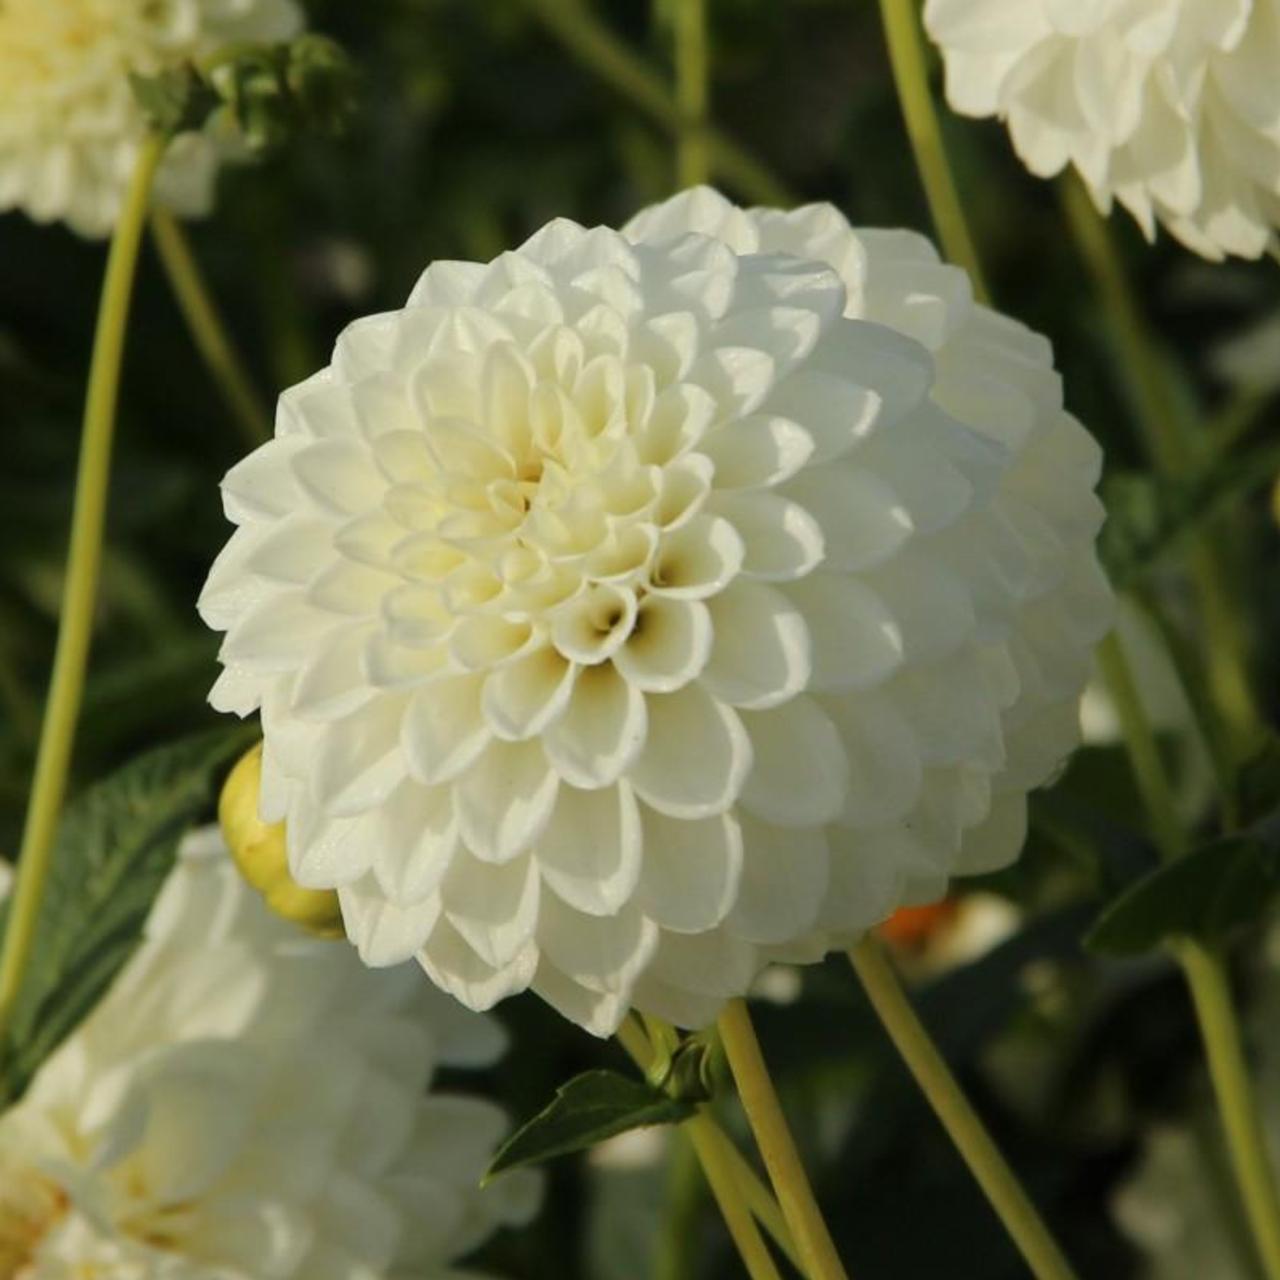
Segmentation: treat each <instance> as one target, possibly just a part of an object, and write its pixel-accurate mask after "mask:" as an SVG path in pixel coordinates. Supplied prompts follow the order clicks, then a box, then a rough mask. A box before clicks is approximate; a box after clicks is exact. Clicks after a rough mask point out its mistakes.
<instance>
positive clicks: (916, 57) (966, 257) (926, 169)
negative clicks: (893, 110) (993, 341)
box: [880, 0, 990, 302]
mask: <svg viewBox="0 0 1280 1280" xmlns="http://www.w3.org/2000/svg"><path fill="white" fill-rule="evenodd" d="M880 14H881V17H882V19H883V21H884V34H885V40H886V42H887V43H888V46H889V61H890V63H891V64H892V66H893V81H894V84H895V85H896V87H897V90H898V103H899V105H900V106H901V108H902V116H903V119H904V120H905V121H906V125H907V136H908V137H909V138H910V139H911V150H912V152H913V153H914V155H915V161H916V169H917V171H918V172H919V174H920V181H921V183H922V184H923V186H924V192H925V197H926V198H927V199H928V201H929V212H930V214H931V215H932V217H933V225H934V227H935V228H936V230H937V232H938V239H939V240H941V241H942V251H943V253H945V254H946V256H947V257H948V258H949V259H950V260H951V261H952V262H954V263H955V264H956V265H957V266H961V267H963V268H964V269H965V270H966V271H967V272H968V273H969V278H970V280H972V281H973V292H974V296H975V297H976V298H977V299H978V300H979V301H980V302H987V301H989V300H990V292H989V291H988V289H987V285H986V280H985V278H984V276H983V274H982V264H981V262H980V261H979V259H978V251H977V249H976V248H975V246H974V242H973V236H972V235H971V234H970V232H969V224H968V222H967V221H966V219H965V216H964V208H963V206H962V205H961V203H960V196H959V193H958V192H957V191H956V183H955V179H954V177H952V174H951V166H950V164H949V163H948V161H947V152H946V148H945V147H944V146H943V142H942V129H941V127H940V126H939V124H938V113H937V111H935V110H934V106H933V95H932V93H931V92H930V90H929V75H928V70H927V68H926V66H925V58H924V41H923V39H922V38H921V35H920V23H919V19H918V18H917V16H916V4H915V0H880Z"/></svg>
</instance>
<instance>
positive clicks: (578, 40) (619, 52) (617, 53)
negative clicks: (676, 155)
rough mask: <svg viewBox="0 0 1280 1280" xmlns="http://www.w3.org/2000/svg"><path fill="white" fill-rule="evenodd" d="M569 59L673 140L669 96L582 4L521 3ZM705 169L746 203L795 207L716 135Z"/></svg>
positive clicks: (569, 0) (746, 156)
mask: <svg viewBox="0 0 1280 1280" xmlns="http://www.w3.org/2000/svg"><path fill="white" fill-rule="evenodd" d="M525 2H526V3H527V4H528V6H529V8H530V9H531V10H532V12H533V13H534V14H535V15H536V16H537V17H538V18H539V19H540V20H541V21H542V23H543V25H544V26H545V27H546V28H547V29H548V30H549V31H551V32H552V33H553V34H554V35H555V36H556V38H557V39H558V40H559V41H560V42H561V43H562V44H563V45H564V46H565V48H566V49H568V50H569V52H570V53H572V54H573V55H574V57H576V58H577V59H578V61H579V62H581V63H582V65H583V66H585V67H587V68H588V69H589V70H590V71H592V72H593V73H594V74H596V75H598V76H599V77H600V79H602V80H603V81H605V82H606V83H607V84H608V85H609V86H610V87H611V88H613V89H614V90H615V91H616V92H617V93H619V94H621V95H622V96H623V97H624V98H627V99H628V100H629V101H630V102H631V103H632V104H633V105H635V106H636V107H638V108H639V109H640V110H641V111H643V112H644V113H645V114H646V115H647V116H649V117H650V119H652V120H654V121H655V122H656V123H657V124H659V125H661V126H662V127H663V128H664V129H668V130H670V132H671V133H673V134H678V133H679V130H680V126H681V114H680V108H679V107H678V106H677V105H676V102H675V99H674V97H673V96H672V93H671V91H670V90H669V89H668V88H667V86H666V84H664V83H663V80H662V77H661V76H660V75H658V74H657V73H656V72H655V71H654V70H653V69H652V68H651V67H649V66H648V64H647V63H646V62H645V61H644V59H643V58H639V57H637V56H636V55H635V54H634V53H633V52H632V51H631V50H630V49H629V48H627V46H626V45H625V44H624V43H623V42H622V41H621V40H619V39H618V37H617V36H615V35H614V34H613V32H611V31H610V30H609V28H608V27H606V26H605V25H604V24H603V23H602V22H601V21H600V20H599V19H598V18H597V17H596V16H595V14H593V13H592V12H591V10H590V9H589V8H588V7H587V6H586V5H585V4H583V3H582V0H525ZM706 138H707V146H708V148H709V150H710V152H711V167H712V169H713V170H714V171H715V172H716V173H717V174H718V175H719V176H720V177H721V178H723V179H724V181H725V182H726V183H728V185H729V186H731V187H733V188H734V189H735V190H737V191H738V192H739V193H740V194H741V195H743V196H745V197H746V198H747V199H748V200H758V201H759V202H760V203H761V204H772V205H784V206H790V205H794V204H796V203H797V201H796V199H795V197H794V196H793V195H792V194H791V192H790V191H788V190H787V188H786V186H785V185H784V184H783V183H782V182H780V181H779V180H778V179H777V178H776V177H774V175H773V174H772V173H770V172H769V169H768V168H767V167H766V166H765V165H764V163H763V162H762V161H760V160H759V159H757V158H756V157H755V156H754V155H752V154H751V152H749V151H748V150H747V149H746V148H745V147H743V146H740V145H739V144H738V143H736V142H734V141H733V139H731V138H729V137H727V136H726V135H725V134H724V133H722V132H721V131H720V130H719V129H716V128H714V127H709V128H708V129H707V131H706Z"/></svg>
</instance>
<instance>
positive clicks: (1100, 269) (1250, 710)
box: [1058, 178, 1258, 747]
mask: <svg viewBox="0 0 1280 1280" xmlns="http://www.w3.org/2000/svg"><path fill="white" fill-rule="evenodd" d="M1058 192H1059V196H1060V199H1061V203H1062V209H1063V213H1064V215H1065V217H1066V221H1067V225H1068V227H1069V228H1070V231H1071V234H1072V237H1073V239H1074V240H1075V242H1076V247H1077V249H1078V250H1079V253H1080V256H1081V257H1082V258H1083V259H1084V262H1085V264H1086V266H1087V267H1088V268H1089V271H1090V273H1091V275H1092V276H1093V279H1094V283H1095V285H1096V287H1097V290H1098V293H1099V295H1100V296H1101V298H1102V300H1103V303H1104V305H1105V307H1106V310H1107V314H1108V315H1109V316H1110V318H1111V326H1112V329H1113V331H1114V334H1115V339H1116V346H1117V353H1118V355H1119V357H1120V358H1119V361H1118V365H1119V368H1120V370H1121V372H1122V374H1123V376H1124V378H1125V381H1126V383H1127V385H1128V388H1129V396H1130V399H1131V401H1132V403H1133V408H1134V412H1135V415H1136V417H1137V420H1138V424H1139V427H1140V428H1141V430H1142V434H1143V436H1144V437H1145V440H1146V444H1147V449H1148V450H1149V452H1150V454H1151V457H1152V459H1153V461H1154V462H1155V464H1156V467H1157V470H1159V471H1161V472H1162V473H1163V474H1165V475H1171V476H1178V475H1183V474H1185V473H1186V472H1187V471H1188V470H1189V469H1190V468H1191V467H1192V466H1193V465H1194V464H1195V461H1196V456H1195V449H1194V448H1193V443H1192V440H1191V438H1190V436H1189V433H1188V431H1187V429H1186V427H1187V424H1186V420H1185V415H1184V414H1183V413H1182V411H1181V409H1180V407H1179V405H1178V403H1177V401H1176V400H1175V398H1174V397H1173V395H1172V394H1171V390H1170V382H1169V378H1168V376H1167V373H1166V371H1165V369H1164V367H1163V364H1162V362H1161V360H1160V357H1159V354H1158V352H1157V349H1156V346H1155V343H1154V342H1153V341H1152V338H1151V335H1150V333H1149V332H1148V330H1147V325H1146V322H1145V321H1144V319H1143V316H1142V313H1141V311H1140V310H1139V309H1138V305H1137V303H1136V302H1135V300H1134V296H1133V291H1132V290H1131V289H1130V287H1129V282H1128V280H1127V278H1126V276H1125V270H1124V264H1123V263H1122V262H1121V261H1120V255H1119V254H1118V253H1117V252H1116V247H1115V244H1114V242H1113V241H1112V238H1111V235H1110V234H1109V232H1108V229H1107V226H1106V223H1105V222H1104V221H1103V219H1102V218H1101V217H1100V216H1099V215H1098V212H1097V210H1096V209H1094V207H1093V204H1092V203H1091V202H1090V200H1089V196H1088V194H1087V193H1086V191H1085V189H1084V187H1083V186H1082V185H1081V183H1080V182H1079V180H1078V179H1075V178H1071V179H1068V180H1066V181H1064V182H1062V183H1060V184H1059V187H1058ZM1222 559H1223V557H1222V555H1221V548H1220V547H1218V546H1216V544H1215V543H1214V542H1213V541H1211V540H1210V539H1209V538H1208V537H1206V536H1205V535H1204V534H1203V533H1201V534H1199V535H1198V536H1197V537H1196V538H1195V540H1194V542H1193V543H1192V546H1191V549H1190V553H1189V556H1188V569H1189V571H1190V574H1191V579H1192V582H1193V583H1194V585H1195V588H1196V592H1197V595H1198V597H1199V601H1200V611H1201V615H1202V617H1203V619H1204V626H1205V633H1206V649H1207V651H1208V657H1209V683H1210V686H1211V687H1212V689H1213V691H1214V696H1215V698H1216V699H1217V702H1218V705H1219V706H1220V707H1221V709H1222V712H1223V715H1224V716H1225V717H1226V719H1227V721H1228V723H1229V724H1230V726H1231V728H1232V730H1233V733H1234V734H1235V735H1236V736H1237V737H1238V739H1239V740H1240V742H1241V743H1242V747H1247V745H1248V744H1249V743H1251V742H1252V740H1253V739H1254V737H1255V736H1256V734H1257V731H1258V718H1257V713H1256V712H1255V711H1254V706H1253V695H1252V691H1251V689H1250V685H1249V675H1248V664H1247V660H1246V654H1247V638H1246V636H1245V635H1244V634H1243V633H1242V631H1241V628H1240V625H1239V621H1238V617H1237V614H1236V611H1235V609H1234V608H1233V607H1232V602H1231V600H1230V598H1229V595H1228V592H1227V587H1226V584H1227V582H1228V580H1229V575H1228V574H1227V573H1226V571H1225V569H1224V566H1223V563H1222Z"/></svg>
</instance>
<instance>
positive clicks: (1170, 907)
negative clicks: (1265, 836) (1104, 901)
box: [1085, 835, 1280, 956]
mask: <svg viewBox="0 0 1280 1280" xmlns="http://www.w3.org/2000/svg"><path fill="white" fill-rule="evenodd" d="M1277 888H1280V877H1278V875H1277V862H1276V855H1275V852H1274V851H1273V850H1272V849H1271V848H1269V847H1268V846H1267V845H1266V844H1265V843H1264V842H1263V841H1261V840H1259V839H1258V838H1256V837H1255V836H1250V835H1242V836H1228V837H1226V838H1225V839H1222V840H1215V841H1214V842H1213V843H1212V844H1208V845H1205V846H1204V847H1203V848H1200V849H1197V850H1195V852H1193V853H1189V854H1187V856H1186V857H1184V858H1180V859H1178V861H1177V862H1171V863H1169V864H1168V865H1166V866H1162V867H1160V868H1158V869H1157V870H1155V871H1153V872H1151V873H1150V874H1149V875H1146V876H1144V877H1143V878H1142V879H1141V880H1139V881H1138V882H1137V883H1136V884H1134V885H1132V886H1130V888H1128V889H1127V890H1126V891H1125V892H1124V893H1122V894H1121V895H1120V896H1119V897H1118V898H1117V899H1116V900H1115V901H1114V902H1112V903H1111V905H1110V906H1109V907H1107V909H1106V910H1105V911H1104V912H1103V913H1102V915H1101V916H1100V917H1099V919H1098V921H1097V923H1096V924H1095V925H1094V927H1093V929H1092V930H1091V931H1090V933H1089V934H1088V936H1087V937H1086V938H1085V945H1086V946H1088V947H1089V948H1090V949H1091V950H1094V951H1099V952H1103V953H1105V954H1109V955H1118V956H1131V955H1141V954H1142V953H1144V952H1147V951H1152V950H1154V949H1155V948H1157V947H1159V946H1161V945H1162V944H1163V943H1165V942H1167V941H1168V940H1170V939H1172V938H1177V937H1191V938H1198V939H1200V940H1201V941H1203V942H1206V943H1211V944H1212V943H1217V942H1221V941H1222V940H1223V939H1224V938H1225V937H1226V936H1227V935H1228V934H1230V933H1231V932H1232V931H1233V930H1235V929H1238V928H1241V927H1243V926H1244V925H1247V924H1251V923H1253V922H1254V921H1256V920H1257V919H1258V918H1259V917H1260V916H1261V915H1262V914H1263V912H1265V911H1266V910H1267V908H1268V906H1269V904H1270V903H1271V900H1272V898H1273V896H1274V894H1275V892H1276V889H1277Z"/></svg>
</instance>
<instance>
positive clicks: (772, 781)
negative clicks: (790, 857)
mask: <svg viewBox="0 0 1280 1280" xmlns="http://www.w3.org/2000/svg"><path fill="white" fill-rule="evenodd" d="M742 721H743V725H744V727H745V729H746V731H747V734H748V735H749V736H750V739H751V750H752V754H753V757H754V762H753V764H752V768H751V772H750V773H749V774H748V776H747V780H746V785H745V786H744V787H743V788H742V807H743V808H744V809H746V810H747V811H748V812H749V813H753V814H755V815H756V816H757V817H759V818H763V819H764V820H765V821H766V822H772V823H775V824H776V825H778V826H781V827H805V826H813V825H820V824H822V823H824V822H831V821H832V820H833V819H835V817H836V816H837V815H838V814H839V813H840V810H841V808H842V806H843V804H844V796H845V788H846V786H847V785H848V775H849V761H848V758H847V757H846V755H845V750H844V744H843V743H842V742H841V741H840V735H839V733H837V731H836V727H835V725H834V724H832V722H831V720H830V718H829V717H828V716H827V714H826V713H825V712H824V711H823V710H822V708H821V706H820V705H819V704H818V702H817V701H815V700H814V699H813V698H810V697H807V696H806V695H804V694H801V695H800V696H799V697H795V698H792V699H791V701H790V702H784V703H782V705H781V706H777V707H772V708H770V709H769V710H767V711H744V712H743V713H742Z"/></svg>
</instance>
